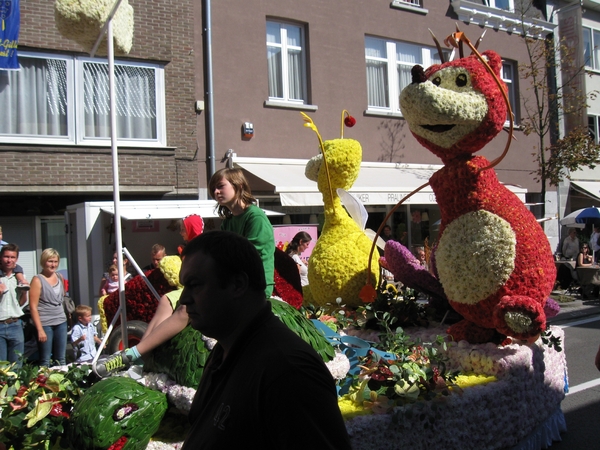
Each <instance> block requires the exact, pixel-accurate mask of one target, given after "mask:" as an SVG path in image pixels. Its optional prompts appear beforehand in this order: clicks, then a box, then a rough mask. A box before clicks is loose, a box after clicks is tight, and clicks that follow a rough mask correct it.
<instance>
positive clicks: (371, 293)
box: [0, 33, 568, 450]
mask: <svg viewBox="0 0 600 450" xmlns="http://www.w3.org/2000/svg"><path fill="white" fill-rule="evenodd" d="M447 42H448V43H449V44H451V45H455V46H457V47H460V49H461V53H462V43H465V44H467V45H469V47H470V48H471V50H472V52H473V55H471V56H467V57H462V54H461V58H460V59H458V60H455V61H451V62H446V63H443V64H441V65H436V66H433V67H431V68H429V69H427V70H422V69H420V68H415V69H413V84H411V85H410V86H408V87H407V88H406V89H405V90H404V91H403V92H402V95H401V102H402V110H403V114H404V115H405V118H406V120H407V122H408V124H409V127H410V129H411V131H412V132H413V134H414V135H415V137H416V138H417V140H418V141H419V142H420V143H421V144H422V145H423V146H424V147H426V148H427V149H429V150H430V151H432V152H433V153H434V154H436V155H437V156H439V157H440V158H441V159H442V160H443V162H444V163H445V167H444V168H443V169H441V170H440V171H439V172H438V173H436V174H435V175H434V177H433V178H432V180H431V184H432V187H433V189H434V191H435V193H436V197H437V199H438V203H439V205H440V210H441V213H442V223H441V228H440V239H439V242H437V243H436V245H434V248H433V250H432V252H431V257H430V260H429V266H430V270H427V269H424V268H423V267H422V266H420V264H419V263H418V262H417V261H416V260H415V259H414V257H412V255H411V254H410V252H409V251H408V249H406V248H405V247H403V246H402V245H401V244H399V243H395V242H388V243H387V244H386V246H385V251H384V256H383V258H381V260H379V258H378V257H376V256H374V255H375V253H374V247H375V246H374V244H373V238H372V237H367V235H366V234H365V231H364V222H365V218H364V217H365V213H364V211H363V209H364V208H361V205H360V204H358V203H357V202H356V201H354V200H353V198H352V197H351V196H349V195H347V193H346V191H345V190H346V189H349V187H350V186H351V185H352V183H353V181H354V179H355V178H356V176H357V173H358V169H359V167H360V161H361V158H362V156H361V148H360V144H359V143H358V141H356V140H352V139H344V138H343V132H342V136H341V138H340V139H334V140H331V141H324V142H323V141H322V139H321V136H320V134H319V133H318V130H317V128H316V125H315V124H314V123H313V121H312V120H311V119H310V118H309V117H308V116H305V122H306V124H305V125H306V126H308V127H309V128H311V129H312V130H313V131H315V132H316V133H317V135H318V138H319V141H320V150H321V152H320V153H321V154H320V155H319V157H318V158H316V159H313V160H312V161H311V163H309V165H308V166H307V177H308V178H310V179H312V180H315V181H317V183H318V187H319V190H320V191H321V193H322V195H323V202H324V205H325V224H324V228H323V232H322V234H321V236H320V238H319V239H318V240H317V243H316V246H315V250H314V251H313V254H312V257H311V263H310V266H309V273H308V278H309V287H308V288H306V289H304V300H305V303H304V305H303V313H301V312H300V311H298V310H297V309H296V307H297V306H298V289H297V288H294V285H295V283H293V282H291V283H290V282H289V281H287V280H285V276H282V277H280V278H283V279H284V281H285V283H282V284H281V285H280V286H281V289H280V290H279V291H278V293H279V294H280V296H281V297H286V292H291V291H295V293H294V295H293V300H292V301H290V303H292V304H293V305H294V306H291V305H289V304H287V303H285V302H283V301H281V300H279V299H271V304H272V305H273V308H274V309H275V310H276V313H277V315H278V316H279V317H280V318H281V320H282V321H284V322H285V323H286V324H287V325H288V326H290V328H292V329H293V330H294V331H296V332H297V333H298V334H299V335H301V337H303V339H305V340H307V341H308V342H309V343H311V344H312V345H313V346H314V347H315V349H316V350H317V351H318V352H319V354H320V355H321V356H322V358H323V360H324V361H325V363H326V365H327V367H328V368H329V370H330V371H331V373H332V376H333V377H334V379H335V380H336V383H337V385H338V390H339V405H340V410H341V411H342V414H343V416H344V418H345V419H346V426H347V429H348V433H349V435H350V438H351V441H352V445H353V448H355V449H363V448H364V449H372V448H378V449H402V448H410V449H411V450H412V449H430V448H435V447H438V448H444V449H461V450H462V449H504V448H523V449H525V448H527V449H537V448H546V447H547V446H549V445H551V444H552V442H553V441H554V440H560V432H562V431H565V422H564V417H563V415H562V412H561V410H560V403H561V401H562V399H563V398H564V395H565V392H566V390H567V379H568V378H567V371H566V359H565V354H564V351H563V350H562V347H561V344H562V340H563V339H564V334H563V333H562V331H561V330H560V329H559V328H557V327H551V326H550V327H548V326H547V325H546V317H549V316H551V315H553V314H556V312H557V311H556V305H555V304H554V303H553V302H550V301H548V300H547V296H548V294H549V292H550V290H549V289H550V287H551V283H553V281H554V277H555V273H554V264H553V263H552V255H551V252H550V248H549V246H546V245H545V244H543V243H544V242H546V239H545V236H544V235H543V231H542V230H541V229H540V227H539V225H538V224H537V222H536V221H535V218H534V217H533V215H531V214H530V213H529V212H528V211H527V209H526V208H525V206H524V205H523V204H522V203H520V202H519V201H518V199H517V198H516V197H514V196H513V195H512V194H510V192H508V191H507V190H506V189H505V188H504V187H503V186H502V185H500V184H499V183H498V181H497V179H496V175H495V173H494V170H493V167H494V165H495V164H497V162H499V160H500V159H501V157H500V158H498V160H496V161H493V162H491V163H490V162H488V161H487V160H485V158H482V157H479V156H474V155H473V153H475V152H477V151H478V150H480V149H481V148H483V147H484V146H485V145H486V144H487V143H488V142H489V141H490V140H491V139H492V138H494V137H495V136H496V135H497V134H498V133H499V132H500V130H501V129H502V127H503V125H504V123H505V120H506V117H509V118H511V114H510V109H509V107H507V105H508V101H507V99H506V95H505V92H506V88H505V86H504V84H503V83H502V82H501V81H500V80H499V69H500V64H499V62H500V59H499V57H498V55H496V54H495V53H493V52H490V51H488V52H484V54H483V55H480V54H479V53H478V52H477V50H476V48H475V47H474V46H472V45H471V44H470V42H469V41H468V40H467V39H466V38H465V37H464V35H462V34H460V33H456V34H455V35H453V36H452V37H451V38H450V39H449V40H448V41H447ZM438 47H439V44H438ZM439 54H440V55H441V54H443V52H442V50H441V48H440V49H439ZM342 123H343V124H345V125H346V126H352V125H354V123H355V119H354V118H353V117H351V116H350V115H349V114H348V113H343V115H342ZM342 130H343V125H342ZM511 135H512V120H511V127H510V132H509V137H508V139H509V142H510V139H511ZM507 149H508V145H507ZM342 202H343V203H344V206H342ZM348 212H350V214H349V213H348ZM340 236H343V239H342V238H341V237H340ZM349 239H350V241H349ZM341 242H344V244H343V247H341V246H339V245H338V244H339V243H341ZM481 249H483V250H481ZM179 264H180V263H179ZM379 264H381V266H382V267H383V268H385V269H387V270H389V271H390V272H391V273H393V274H394V277H395V279H396V280H398V281H401V282H402V283H403V285H404V288H403V290H401V291H398V290H397V288H396V286H393V285H389V286H387V285H386V284H385V283H383V284H380V283H379V279H380V276H379V272H380V269H379ZM178 268H179V265H178V263H177V261H176V260H175V259H173V260H171V261H169V260H167V261H166V262H165V264H163V267H162V268H159V269H155V270H154V271H153V272H151V273H148V274H147V278H148V279H149V280H150V282H151V283H152V285H153V286H154V287H155V289H156V290H157V291H158V293H159V294H164V293H166V292H168V291H170V290H172V289H176V288H178V287H180V286H178V277H177V274H178ZM282 275H283V274H282ZM136 278H138V277H136ZM276 280H277V277H276ZM286 283H287V284H286ZM412 288H414V289H417V290H418V291H419V292H421V293H423V294H424V295H426V296H427V297H428V298H429V299H431V300H432V302H431V305H432V306H435V307H436V308H438V309H440V308H441V309H442V310H443V309H444V308H452V310H453V311H455V312H457V313H459V314H460V315H461V316H462V317H461V318H460V319H459V320H457V321H456V322H455V323H453V324H452V325H450V326H448V325H442V324H440V323H436V322H435V321H434V320H433V319H432V318H431V317H437V316H431V315H430V314H428V311H427V309H426V306H424V305H422V304H421V303H418V302H417V301H416V299H415V297H414V295H413V294H414V293H413V291H412ZM126 298H127V305H126V306H127V320H138V321H140V322H147V321H149V320H150V319H151V317H152V314H153V311H154V310H155V309H156V305H157V300H156V299H155V298H154V297H153V295H151V294H150V291H149V290H148V288H147V286H146V285H145V282H143V280H142V281H140V280H137V281H136V279H135V278H134V280H133V281H132V282H130V283H128V284H127V286H126ZM284 300H285V298H284ZM99 308H100V310H101V311H102V314H103V316H104V317H105V319H106V320H107V322H106V323H108V321H110V320H111V319H112V317H113V316H114V315H115V314H116V313H117V312H116V311H117V309H118V300H117V299H116V296H114V297H113V298H111V297H110V296H108V297H106V298H104V299H103V300H102V301H101V303H100V305H99ZM306 316H309V317H310V318H311V319H312V321H309V320H308V319H307V318H306ZM106 323H105V325H106ZM211 345H212V342H211V340H210V339H208V338H205V337H203V336H201V335H200V333H198V332H196V331H194V330H192V329H191V328H187V329H186V330H184V332H182V333H181V334H180V335H178V336H176V337H175V338H173V340H171V341H170V342H168V343H166V344H164V345H163V346H162V347H160V348H158V349H157V350H155V352H154V354H153V356H152V357H151V358H149V359H148V361H145V365H144V368H143V372H142V371H141V368H139V369H136V370H137V372H136V374H137V376H136V377H135V378H139V379H138V380H137V381H132V380H131V379H130V378H128V376H131V373H127V372H126V373H123V374H120V375H122V376H117V377H112V378H109V379H105V380H102V381H98V380H95V379H93V377H92V376H91V375H90V373H89V367H88V366H81V367H76V366H74V367H70V368H68V369H64V370H62V371H61V370H56V369H40V370H39V371H38V369H37V368H36V367H32V366H28V365H25V366H23V367H22V368H20V369H19V368H16V367H14V366H11V365H9V364H5V363H0V411H1V415H0V443H3V444H4V446H5V447H6V448H9V449H15V450H18V449H22V448H45V449H48V448H52V447H56V448H59V447H63V448H72V449H79V448H102V449H111V450H118V449H142V448H153V449H158V448H179V447H180V446H181V442H182V441H183V439H184V437H185V426H184V425H182V424H184V423H185V417H184V416H185V414H186V413H187V412H188V411H189V408H190V405H191V401H192V399H193V395H194V393H195V388H196V387H197V383H198V380H199V377H200V375H201V372H202V367H203V364H204V361H206V356H207V354H208V352H209V351H210V348H211ZM190 356H191V357H190ZM65 370H66V372H65ZM132 383H133V384H132ZM134 384H135V388H134ZM301 389H302V387H301V386H290V393H289V403H290V407H293V396H294V395H301ZM167 407H169V413H165V412H166V411H167ZM173 414H180V415H179V416H175V419H174V418H173ZM173 424H177V426H173ZM167 429H171V431H170V432H167V431H166V430H167ZM275 432H276V431H275ZM0 448H1V447H0Z"/></svg>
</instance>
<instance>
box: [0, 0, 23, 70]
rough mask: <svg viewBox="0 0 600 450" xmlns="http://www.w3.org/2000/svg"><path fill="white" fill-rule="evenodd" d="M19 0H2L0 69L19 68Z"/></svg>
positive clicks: (0, 6)
mask: <svg viewBox="0 0 600 450" xmlns="http://www.w3.org/2000/svg"><path fill="white" fill-rule="evenodd" d="M20 24H21V14H20V10H19V0H0V70H18V69H19V61H18V59H17V43H18V42H19V27H20Z"/></svg>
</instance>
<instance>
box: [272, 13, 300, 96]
mask: <svg viewBox="0 0 600 450" xmlns="http://www.w3.org/2000/svg"><path fill="white" fill-rule="evenodd" d="M269 23H271V24H276V25H278V26H279V29H280V30H279V31H280V37H279V38H280V43H276V42H268V41H266V45H267V55H268V49H269V47H273V48H279V49H280V51H281V56H282V57H281V68H280V69H281V79H282V91H283V96H282V97H273V96H271V95H269V102H276V103H282V104H286V103H287V104H290V105H305V104H307V103H308V82H307V65H306V30H305V27H304V26H302V25H301V24H297V23H291V22H281V21H277V20H267V24H269ZM291 27H294V28H297V29H299V30H300V46H291V45H289V44H288V39H287V34H288V30H289V29H290V28H291ZM291 50H296V51H299V52H300V62H301V64H302V68H301V71H302V73H300V76H301V77H302V99H295V98H290V95H291V94H290V83H289V71H290V68H289V60H288V52H289V51H291ZM269 77H270V74H269V71H268V70H267V79H268V83H271V81H270V79H269Z"/></svg>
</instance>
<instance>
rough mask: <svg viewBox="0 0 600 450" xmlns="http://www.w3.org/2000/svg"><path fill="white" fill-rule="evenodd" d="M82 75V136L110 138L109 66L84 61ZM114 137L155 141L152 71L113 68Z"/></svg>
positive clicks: (125, 67) (153, 77)
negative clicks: (115, 132)
mask: <svg viewBox="0 0 600 450" xmlns="http://www.w3.org/2000/svg"><path fill="white" fill-rule="evenodd" d="M83 76H84V109H85V112H84V120H85V137H86V138H90V137H103V138H108V137H110V104H109V92H108V65H107V64H100V63H90V62H86V63H84V64H83ZM115 91H116V93H115V94H116V103H117V105H116V109H117V111H116V113H117V137H118V138H119V139H148V140H150V139H156V138H157V126H156V87H155V72H154V69H150V68H146V67H135V66H124V65H115Z"/></svg>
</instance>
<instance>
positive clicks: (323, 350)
mask: <svg viewBox="0 0 600 450" xmlns="http://www.w3.org/2000/svg"><path fill="white" fill-rule="evenodd" d="M269 300H270V302H271V310H272V311H273V314H275V315H276V316H277V317H279V320H281V321H282V322H283V323H285V324H286V325H287V326H288V327H289V328H290V329H291V330H292V331H293V332H294V333H296V334H297V335H298V336H300V337H301V338H302V339H303V340H304V341H305V342H307V343H308V344H310V346H311V347H312V348H314V349H315V351H316V352H317V353H318V354H319V356H321V358H323V361H325V362H328V361H331V360H332V359H333V358H334V356H335V350H334V348H333V346H332V345H331V344H330V343H329V342H328V341H327V339H325V336H323V334H322V333H321V332H320V331H319V330H317V328H316V327H315V326H314V325H313V323H312V322H311V321H310V320H308V319H307V318H306V317H304V315H303V314H302V313H301V312H300V311H298V310H297V309H296V308H294V307H293V306H291V305H289V304H287V303H286V302H282V301H281V300H277V299H274V298H271V299H269Z"/></svg>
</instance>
